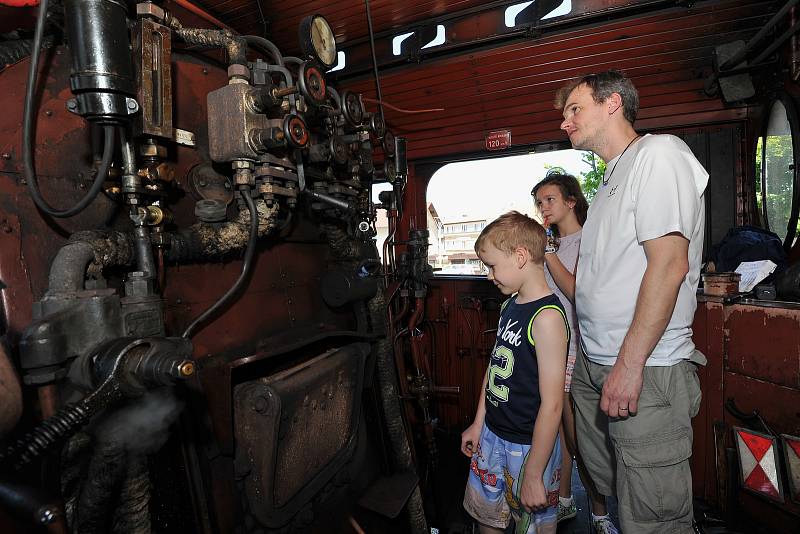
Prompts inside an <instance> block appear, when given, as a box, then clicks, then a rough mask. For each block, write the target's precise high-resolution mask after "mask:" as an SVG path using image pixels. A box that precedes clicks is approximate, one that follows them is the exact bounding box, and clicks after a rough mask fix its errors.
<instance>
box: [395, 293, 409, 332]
mask: <svg viewBox="0 0 800 534" xmlns="http://www.w3.org/2000/svg"><path fill="white" fill-rule="evenodd" d="M410 307H411V299H409V298H408V297H403V305H402V307H401V308H400V313H398V314H397V316H396V317H392V328H394V327H396V326H397V325H398V324H400V321H402V320H403V317H405V316H406V313H408V310H409V308H410Z"/></svg>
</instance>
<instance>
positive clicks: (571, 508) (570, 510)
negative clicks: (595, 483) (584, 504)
mask: <svg viewBox="0 0 800 534" xmlns="http://www.w3.org/2000/svg"><path fill="white" fill-rule="evenodd" d="M576 515H578V507H577V506H575V499H570V501H569V505H568V506H565V505H564V504H563V503H562V502H561V499H559V500H558V522H559V523H561V522H562V521H566V520H567V519H572V518H573V517H575V516H576Z"/></svg>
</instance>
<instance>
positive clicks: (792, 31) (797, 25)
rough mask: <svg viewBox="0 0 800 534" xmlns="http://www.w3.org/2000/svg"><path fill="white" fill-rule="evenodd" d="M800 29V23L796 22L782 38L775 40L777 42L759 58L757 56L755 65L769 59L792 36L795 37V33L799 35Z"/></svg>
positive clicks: (754, 61)
mask: <svg viewBox="0 0 800 534" xmlns="http://www.w3.org/2000/svg"><path fill="white" fill-rule="evenodd" d="M799 29H800V22H795V23H794V24H793V25H792V27H791V28H789V29H788V30H786V31H785V32H784V33H783V34H781V36H780V37H778V38H777V39H775V40H774V41H773V42H772V44H771V45H769V46H768V47H767V48H766V49H765V50H764V51H763V52H761V53H760V54H759V55H758V56H756V58H755V59H754V60H753V63H754V64H756V65H758V64H759V63H761V62H762V61H763V60H764V58H766V57H768V56H769V55H770V54H772V53H773V52H774V51H775V50H777V49H778V47H779V46H781V45H782V44H783V43H785V42H786V40H787V39H788V38H789V37H791V36H792V35H794V34H795V33H797V30H799Z"/></svg>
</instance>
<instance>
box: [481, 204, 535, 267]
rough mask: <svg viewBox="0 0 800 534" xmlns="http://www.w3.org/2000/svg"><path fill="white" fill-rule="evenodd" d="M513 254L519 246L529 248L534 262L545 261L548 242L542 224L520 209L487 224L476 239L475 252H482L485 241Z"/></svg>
mask: <svg viewBox="0 0 800 534" xmlns="http://www.w3.org/2000/svg"><path fill="white" fill-rule="evenodd" d="M487 242H488V243H490V244H492V245H494V246H495V247H496V248H497V249H498V250H500V251H502V252H504V253H506V254H511V253H512V252H514V250H515V249H516V248H517V247H523V248H525V249H527V250H528V252H529V253H530V255H531V260H532V261H533V262H534V263H543V262H544V247H545V243H546V242H547V237H546V236H545V232H544V228H543V227H542V225H541V224H539V223H538V222H536V221H535V220H533V219H531V218H530V217H528V216H527V215H524V214H522V213H520V212H518V211H509V212H508V213H504V214H503V215H501V216H500V217H498V218H497V219H495V220H493V221H492V222H490V223H489V224H488V225H486V228H484V229H483V231H482V232H481V234H480V235H479V236H478V239H476V240H475V252H476V253H477V254H480V250H481V247H482V246H483V245H484V244H485V243H487Z"/></svg>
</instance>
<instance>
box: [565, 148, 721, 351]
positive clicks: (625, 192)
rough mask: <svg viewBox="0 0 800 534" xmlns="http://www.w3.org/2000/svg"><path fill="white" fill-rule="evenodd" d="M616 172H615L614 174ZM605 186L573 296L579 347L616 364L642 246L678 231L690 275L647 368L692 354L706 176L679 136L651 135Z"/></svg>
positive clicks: (614, 164) (617, 162)
mask: <svg viewBox="0 0 800 534" xmlns="http://www.w3.org/2000/svg"><path fill="white" fill-rule="evenodd" d="M612 170H613V173H612ZM605 178H606V179H607V180H608V183H607V184H606V185H601V187H600V189H599V190H598V191H597V194H596V195H595V197H594V200H593V201H592V204H591V206H590V207H589V215H588V217H587V220H586V224H585V225H584V227H583V236H582V240H581V247H580V254H579V258H578V269H577V279H576V290H575V307H576V310H577V315H578V323H579V325H580V332H581V343H582V346H583V349H584V351H585V352H586V356H587V357H588V358H589V360H590V361H592V362H595V363H598V364H601V365H614V362H616V359H617V354H618V353H619V349H620V347H621V346H622V341H623V339H624V338H625V335H626V334H627V332H628V328H629V327H630V325H631V322H632V320H633V313H634V310H635V308H636V299H637V297H638V295H639V288H640V286H641V283H642V278H643V276H644V271H645V269H646V268H647V257H646V256H645V253H644V247H643V243H644V242H645V241H648V240H650V239H655V238H657V237H662V236H665V235H667V234H670V233H673V232H678V233H680V234H681V235H683V236H684V237H686V238H687V239H689V273H688V274H687V275H686V277H685V278H684V280H683V282H682V283H681V286H680V290H679V292H678V299H677V302H676V304H675V310H674V312H673V313H672V318H671V319H670V321H669V324H668V325H667V328H666V330H665V332H664V335H663V336H662V337H661V340H660V341H659V342H658V344H657V345H656V347H655V349H654V350H653V352H652V354H651V356H650V357H649V358H648V359H647V362H646V365H651V366H668V365H673V364H675V363H677V362H678V361H680V360H683V359H687V358H689V357H690V356H691V355H692V353H693V352H694V343H692V337H691V336H692V329H691V325H692V321H693V320H694V312H695V309H696V308H697V297H696V291H697V283H698V281H699V278H700V262H701V260H702V252H703V231H704V227H705V199H704V197H703V193H704V191H705V188H706V184H707V183H708V173H707V172H706V171H705V169H704V168H703V166H702V165H700V162H698V161H697V159H696V158H695V157H694V154H692V151H691V150H690V149H689V147H688V146H687V145H686V143H684V142H683V141H682V140H681V139H679V138H678V137H675V136H673V135H646V136H644V137H643V138H641V139H639V140H638V141H637V142H635V143H634V144H632V145H631V146H630V147H629V148H628V149H627V150H626V151H625V152H624V153H623V154H622V155H621V157H620V156H617V158H615V159H613V160H611V161H609V162H608V164H607V169H606V176H605Z"/></svg>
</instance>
